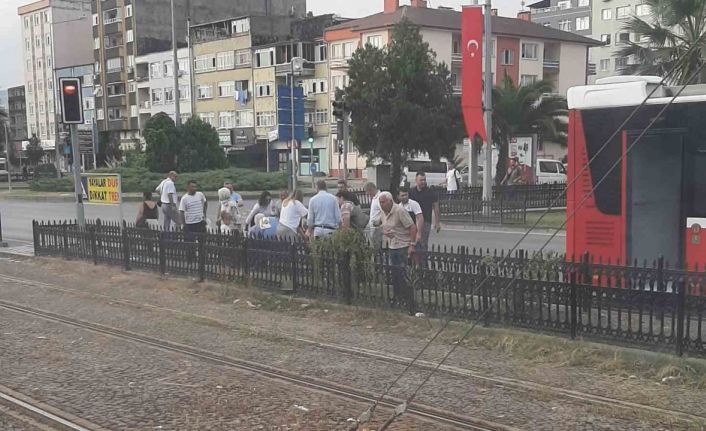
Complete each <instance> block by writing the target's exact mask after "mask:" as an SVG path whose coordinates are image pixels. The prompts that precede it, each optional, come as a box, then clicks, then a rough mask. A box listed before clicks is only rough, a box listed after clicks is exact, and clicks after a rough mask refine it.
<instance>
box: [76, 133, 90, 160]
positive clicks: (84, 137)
mask: <svg viewBox="0 0 706 431" xmlns="http://www.w3.org/2000/svg"><path fill="white" fill-rule="evenodd" d="M78 152H79V153H81V154H93V130H90V129H89V130H83V129H79V130H78Z"/></svg>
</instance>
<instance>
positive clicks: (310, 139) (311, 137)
mask: <svg viewBox="0 0 706 431" xmlns="http://www.w3.org/2000/svg"><path fill="white" fill-rule="evenodd" d="M308 134H309V143H310V144H313V143H314V128H313V127H312V126H309V130H308Z"/></svg>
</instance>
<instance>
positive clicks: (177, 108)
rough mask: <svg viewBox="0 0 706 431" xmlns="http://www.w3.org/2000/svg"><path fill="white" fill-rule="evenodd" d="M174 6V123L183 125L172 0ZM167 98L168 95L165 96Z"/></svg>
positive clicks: (178, 125) (173, 22) (173, 25)
mask: <svg viewBox="0 0 706 431" xmlns="http://www.w3.org/2000/svg"><path fill="white" fill-rule="evenodd" d="M171 7H172V56H173V58H172V61H173V65H172V75H174V91H173V92H172V98H173V99H174V123H175V124H176V126H177V127H181V97H180V96H179V48H178V46H177V40H176V21H175V20H174V0H171ZM165 98H166V96H165Z"/></svg>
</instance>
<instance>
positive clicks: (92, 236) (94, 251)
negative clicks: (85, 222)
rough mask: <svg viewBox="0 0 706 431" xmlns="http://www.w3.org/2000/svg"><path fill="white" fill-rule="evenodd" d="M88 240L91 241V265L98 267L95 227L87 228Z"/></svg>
mask: <svg viewBox="0 0 706 431" xmlns="http://www.w3.org/2000/svg"><path fill="white" fill-rule="evenodd" d="M88 232H89V234H88V238H90V240H91V256H92V257H93V264H94V265H98V241H97V239H96V227H95V226H90V227H89V228H88Z"/></svg>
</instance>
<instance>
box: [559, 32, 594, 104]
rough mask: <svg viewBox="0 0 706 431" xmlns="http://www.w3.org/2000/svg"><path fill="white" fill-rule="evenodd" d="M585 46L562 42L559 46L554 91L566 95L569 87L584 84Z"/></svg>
mask: <svg viewBox="0 0 706 431" xmlns="http://www.w3.org/2000/svg"><path fill="white" fill-rule="evenodd" d="M586 50H587V48H586V46H584V45H578V44H571V43H563V44H561V48H560V54H559V55H560V58H559V79H558V80H557V85H556V91H557V93H559V94H562V95H564V96H566V92H567V91H568V90H569V88H571V87H575V86H577V85H585V84H586V69H587V66H588V65H587V61H586V57H587V55H586Z"/></svg>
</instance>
